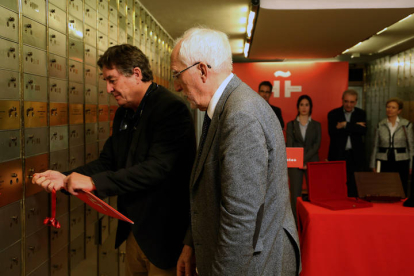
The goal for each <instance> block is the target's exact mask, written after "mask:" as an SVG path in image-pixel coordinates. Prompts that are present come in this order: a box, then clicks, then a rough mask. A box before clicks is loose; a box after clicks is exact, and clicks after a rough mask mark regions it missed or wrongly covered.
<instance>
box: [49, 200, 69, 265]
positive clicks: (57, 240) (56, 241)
mask: <svg viewBox="0 0 414 276" xmlns="http://www.w3.org/2000/svg"><path fill="white" fill-rule="evenodd" d="M61 194H62V193H61ZM64 196H65V197H68V196H67V195H64ZM56 219H57V220H58V221H59V223H60V226H61V227H60V228H59V229H57V228H54V227H53V228H50V250H51V251H50V255H52V256H53V255H55V254H58V252H59V251H60V250H62V248H67V245H68V244H69V213H67V214H65V215H63V216H60V217H57V218H56ZM52 258H53V257H52Z"/></svg>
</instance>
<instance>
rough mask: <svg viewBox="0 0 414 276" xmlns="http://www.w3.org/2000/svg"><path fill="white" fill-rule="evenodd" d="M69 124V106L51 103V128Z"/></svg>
mask: <svg viewBox="0 0 414 276" xmlns="http://www.w3.org/2000/svg"><path fill="white" fill-rule="evenodd" d="M67 124H68V104H67V103H50V126H60V125H67Z"/></svg>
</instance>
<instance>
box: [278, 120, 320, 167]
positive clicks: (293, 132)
mask: <svg viewBox="0 0 414 276" xmlns="http://www.w3.org/2000/svg"><path fill="white" fill-rule="evenodd" d="M321 136H322V134H321V123H319V122H317V121H314V120H311V121H310V122H309V124H308V127H307V129H306V134H305V140H303V137H302V133H301V132H300V126H299V122H298V121H297V120H296V119H295V120H293V121H290V122H289V123H288V124H287V128H286V146H287V147H301V148H303V164H304V165H306V163H308V162H314V161H319V156H318V151H319V148H320V146H321Z"/></svg>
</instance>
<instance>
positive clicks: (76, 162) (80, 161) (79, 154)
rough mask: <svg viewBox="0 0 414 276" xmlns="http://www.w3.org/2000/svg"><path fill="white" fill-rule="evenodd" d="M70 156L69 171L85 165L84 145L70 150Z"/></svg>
mask: <svg viewBox="0 0 414 276" xmlns="http://www.w3.org/2000/svg"><path fill="white" fill-rule="evenodd" d="M69 154H70V155H69V170H73V169H75V168H77V167H79V166H82V165H84V164H85V157H84V156H85V149H84V146H83V145H82V146H77V147H73V148H70V149H69Z"/></svg>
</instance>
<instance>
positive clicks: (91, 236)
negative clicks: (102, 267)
mask: <svg viewBox="0 0 414 276" xmlns="http://www.w3.org/2000/svg"><path fill="white" fill-rule="evenodd" d="M95 216H97V214H95ZM97 230H98V222H97V221H95V222H92V223H90V224H87V225H86V231H85V252H86V259H87V260H90V261H93V262H94V263H97V261H98V241H97V235H96V233H98V231H97ZM96 269H98V268H97V267H96ZM96 274H97V273H96Z"/></svg>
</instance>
